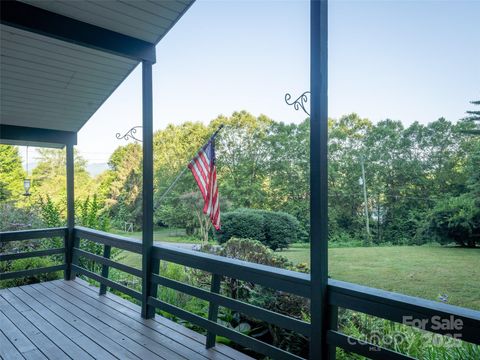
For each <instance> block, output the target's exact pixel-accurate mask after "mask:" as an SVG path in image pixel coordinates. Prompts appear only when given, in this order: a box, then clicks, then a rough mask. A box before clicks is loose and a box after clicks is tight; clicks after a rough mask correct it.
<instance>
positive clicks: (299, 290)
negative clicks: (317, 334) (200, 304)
mask: <svg viewBox="0 0 480 360" xmlns="http://www.w3.org/2000/svg"><path fill="white" fill-rule="evenodd" d="M152 256H153V257H154V258H157V259H160V260H165V261H170V262H173V263H176V264H180V265H185V266H188V267H193V268H195V269H199V270H204V271H207V272H210V273H212V274H220V275H223V276H228V277H232V278H235V279H239V280H245V281H250V282H253V283H256V284H259V285H263V286H267V287H270V288H273V289H276V290H281V291H285V292H289V293H291V294H295V295H299V296H303V297H307V298H308V297H310V275H309V274H304V273H299V272H296V271H290V270H285V269H279V268H275V267H272V266H266V265H261V264H254V263H250V262H247V261H242V260H236V259H231V258H226V257H223V256H218V255H212V254H207V253H203V252H200V251H194V250H188V249H181V248H179V247H175V246H169V245H158V244H155V245H154V246H153V252H152Z"/></svg>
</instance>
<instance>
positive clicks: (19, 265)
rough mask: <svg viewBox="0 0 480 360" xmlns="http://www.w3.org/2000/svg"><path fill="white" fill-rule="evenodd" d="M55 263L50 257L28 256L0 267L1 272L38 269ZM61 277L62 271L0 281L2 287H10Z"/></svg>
mask: <svg viewBox="0 0 480 360" xmlns="http://www.w3.org/2000/svg"><path fill="white" fill-rule="evenodd" d="M53 265H55V263H54V262H53V261H51V260H49V259H48V258H33V257H32V258H26V259H20V260H15V261H12V262H11V263H10V264H8V263H7V264H3V265H2V267H0V272H4V271H5V272H6V271H21V270H29V269H37V268H42V267H48V266H53ZM58 278H60V272H53V273H44V274H37V275H31V276H25V277H21V278H16V279H9V280H2V281H0V288H10V287H15V286H21V285H28V284H34V283H38V282H41V281H50V280H55V279H58Z"/></svg>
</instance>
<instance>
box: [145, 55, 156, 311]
mask: <svg viewBox="0 0 480 360" xmlns="http://www.w3.org/2000/svg"><path fill="white" fill-rule="evenodd" d="M142 115H143V127H142V131H143V143H142V144H143V163H142V164H143V177H142V179H143V182H142V202H143V204H142V205H143V208H142V221H143V224H142V225H143V226H142V271H143V276H142V317H143V318H149V317H152V316H153V315H154V314H155V312H154V310H150V309H149V304H148V297H149V296H150V295H151V294H150V291H151V290H152V289H151V287H150V284H151V276H152V270H153V268H152V246H153V93H152V63H151V62H148V61H143V62H142Z"/></svg>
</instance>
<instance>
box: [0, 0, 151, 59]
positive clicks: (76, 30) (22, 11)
mask: <svg viewBox="0 0 480 360" xmlns="http://www.w3.org/2000/svg"><path fill="white" fill-rule="evenodd" d="M0 22H1V23H2V24H3V25H8V26H11V27H14V28H18V29H22V30H26V31H30V32H34V33H37V34H41V35H45V36H48V37H52V38H55V39H58V40H62V41H65V42H68V43H72V44H77V45H81V46H85V47H87V48H91V49H96V50H101V51H105V52H108V53H111V54H115V55H119V56H123V57H127V58H130V59H133V60H137V61H142V60H146V61H150V62H152V63H154V62H155V44H152V43H149V42H147V41H144V40H140V39H136V38H134V37H131V36H127V35H124V34H120V33H117V32H115V31H111V30H108V29H105V28H102V27H100V26H95V25H91V24H88V23H85V22H82V21H78V20H75V19H72V18H69V17H67V16H64V15H60V14H57V13H54V12H51V11H48V10H44V9H41V8H39V7H36V6H32V5H28V4H25V3H22V2H18V1H2V2H1V8H0Z"/></svg>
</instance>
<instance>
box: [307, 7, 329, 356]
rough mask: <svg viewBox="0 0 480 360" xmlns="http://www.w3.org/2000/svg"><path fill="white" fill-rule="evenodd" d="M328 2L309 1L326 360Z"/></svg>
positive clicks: (319, 314)
mask: <svg viewBox="0 0 480 360" xmlns="http://www.w3.org/2000/svg"><path fill="white" fill-rule="evenodd" d="M327 19H328V3H327V1H326V0H320V1H319V0H311V2H310V91H311V103H310V193H311V197H310V224H311V228H310V231H311V232H310V237H311V247H310V261H311V292H312V293H311V303H310V311H311V328H312V329H311V337H310V359H315V360H321V359H327V356H328V346H327V344H326V334H327V326H328V316H327V296H326V293H327V281H328V257H327V251H328V183H327V180H328V179H327V175H328V159H327V152H328V111H327V105H328V96H327V69H328V63H327V59H328V57H327V42H328V25H327Z"/></svg>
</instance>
